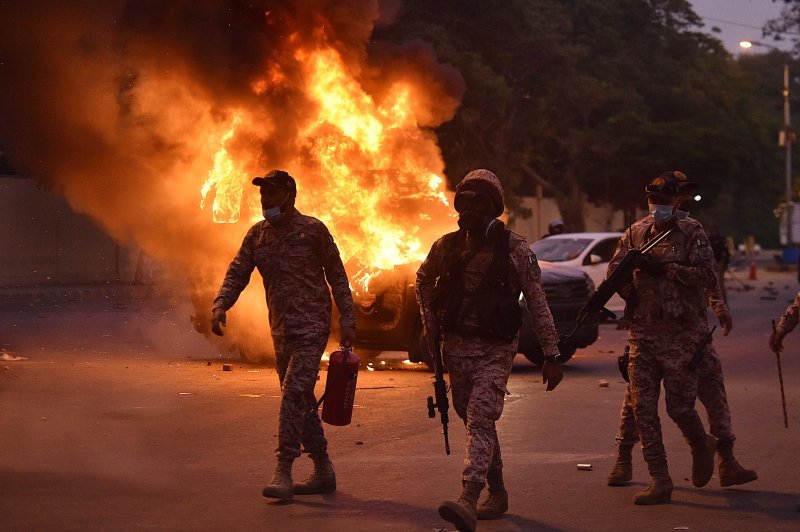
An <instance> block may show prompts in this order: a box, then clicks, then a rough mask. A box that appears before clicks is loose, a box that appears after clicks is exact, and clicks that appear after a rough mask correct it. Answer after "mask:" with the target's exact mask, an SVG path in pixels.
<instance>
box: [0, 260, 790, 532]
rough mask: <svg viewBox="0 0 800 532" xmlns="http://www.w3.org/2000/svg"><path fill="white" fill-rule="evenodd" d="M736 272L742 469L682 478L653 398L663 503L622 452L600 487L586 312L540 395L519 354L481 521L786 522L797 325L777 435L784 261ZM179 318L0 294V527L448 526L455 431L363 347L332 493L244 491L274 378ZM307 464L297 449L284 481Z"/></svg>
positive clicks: (615, 400) (613, 373)
mask: <svg viewBox="0 0 800 532" xmlns="http://www.w3.org/2000/svg"><path fill="white" fill-rule="evenodd" d="M739 277H740V278H742V277H741V275H740V276H739ZM746 282H747V283H748V284H749V285H751V286H752V287H753V289H752V290H747V291H731V307H732V310H733V313H734V320H735V329H734V331H733V332H732V333H731V335H730V336H729V337H722V336H721V335H719V334H718V335H716V339H715V342H716V346H717V349H718V351H719V353H720V356H721V357H722V359H723V364H724V367H725V376H726V382H727V387H728V394H729V400H730V403H731V408H732V412H733V422H734V429H735V430H736V431H737V434H738V440H737V443H736V447H735V450H736V454H737V456H738V458H739V459H740V461H741V462H742V464H743V465H745V466H746V467H749V468H754V469H756V470H757V471H758V474H759V479H758V480H757V481H755V482H753V483H751V484H748V485H745V486H741V487H739V488H736V489H722V488H720V487H719V482H718V479H717V478H716V475H715V477H714V478H713V479H712V480H711V482H710V483H709V485H708V486H706V487H704V488H702V489H697V488H694V487H692V485H691V482H690V481H689V480H688V477H689V476H690V468H691V457H690V453H689V449H688V447H687V445H686V443H685V442H684V441H683V439H682V437H681V435H680V433H679V431H678V429H677V427H676V426H675V425H674V424H673V423H672V422H671V421H670V420H669V419H668V418H667V416H666V414H665V413H664V412H663V409H662V424H663V426H664V435H665V444H666V446H667V452H668V455H669V462H670V471H671V474H672V477H673V481H674V482H675V486H676V489H675V493H674V494H673V502H672V504H669V505H662V506H654V507H639V506H635V505H634V504H633V503H632V498H633V495H634V493H636V492H637V491H639V490H641V489H643V487H645V486H646V485H647V483H648V481H649V479H648V475H647V472H646V469H645V467H644V463H643V461H642V458H641V454H640V453H638V452H637V453H636V454H635V458H634V467H635V472H634V482H633V484H632V485H631V486H629V487H625V488H610V487H607V486H606V485H605V478H606V475H607V473H608V471H609V470H610V469H611V466H612V464H613V460H614V452H615V448H614V434H615V432H616V428H617V419H618V413H619V407H620V403H621V400H622V395H623V392H624V386H625V384H624V382H623V381H622V379H621V378H620V377H619V375H618V373H617V369H616V356H617V355H619V354H620V353H621V351H622V348H623V346H624V331H620V330H617V329H616V328H615V327H614V326H613V325H603V326H602V327H601V338H600V340H598V342H597V343H595V344H594V345H593V346H591V347H590V348H587V349H584V350H580V351H578V353H577V354H576V356H575V357H574V358H573V360H572V361H571V362H570V363H569V365H568V366H567V371H566V376H565V379H564V381H563V382H562V384H561V385H560V386H559V387H558V389H557V390H555V391H553V392H548V393H545V391H544V388H543V386H542V385H541V383H540V375H539V374H538V372H537V371H536V368H534V367H533V366H531V365H530V364H529V363H528V362H527V361H525V360H524V358H522V357H518V358H517V362H516V364H515V368H514V372H513V375H512V377H511V381H510V383H509V389H510V391H511V393H512V394H511V395H510V396H508V398H507V400H506V408H505V413H504V415H503V418H502V419H501V421H500V422H499V433H500V439H501V443H502V445H503V458H504V461H505V474H506V484H507V486H508V489H509V491H510V510H509V513H508V514H507V515H506V516H505V518H504V519H501V520H498V521H493V522H488V521H487V522H481V523H480V526H479V529H481V530H609V531H611V530H613V531H620V530H687V529H688V530H725V531H734V530H800V483H799V482H798V477H799V476H800V467H799V466H798V443H800V438H798V435H800V358H799V357H798V354H800V333H797V332H796V333H794V334H793V335H792V336H790V337H789V338H787V341H786V350H785V352H784V355H783V357H782V358H783V378H784V381H785V384H786V400H787V408H788V413H789V428H788V429H786V428H784V426H783V414H782V410H781V400H780V391H779V386H778V375H777V367H776V361H775V356H774V355H772V354H771V353H770V352H769V351H768V350H767V347H766V339H767V336H768V334H769V327H770V324H769V320H770V318H772V317H778V316H780V315H781V314H782V313H783V310H784V309H785V307H786V305H787V304H788V302H789V301H790V300H791V299H792V297H793V295H794V293H795V291H796V290H797V282H796V274H789V273H783V274H780V273H762V274H760V277H759V279H758V280H757V281H746ZM736 286H737V285H736V284H735V283H732V284H731V287H732V288H735V287H736ZM189 312H190V310H189V309H188V308H187V307H186V306H185V304H182V303H176V302H175V301H168V300H159V299H147V300H140V301H130V302H127V303H115V302H113V301H108V302H105V301H95V302H88V303H70V304H62V305H60V306H57V307H52V306H50V307H44V306H12V305H6V306H3V307H0V349H1V350H0V358H4V359H6V360H0V490H2V496H0V529H2V530H139V529H161V530H223V529H224V530H339V531H362V530H363V531H368V530H376V529H377V530H437V529H447V527H446V525H447V523H445V522H443V521H442V520H441V519H440V518H439V516H438V514H437V512H436V506H437V505H438V503H439V502H440V501H441V500H442V499H445V498H451V497H456V496H457V494H458V493H459V490H460V483H459V476H460V470H461V467H462V458H461V456H462V452H463V447H462V445H463V439H464V429H463V425H461V424H460V422H458V420H457V419H456V421H455V422H453V423H452V424H451V444H452V447H453V454H452V455H450V456H445V454H444V451H443V444H442V439H441V434H440V430H439V425H438V420H437V421H434V420H430V419H428V417H427V414H426V405H425V398H426V396H427V395H429V394H430V393H431V391H432V386H431V382H432V379H431V374H430V373H429V372H427V371H424V370H423V369H422V368H419V367H416V366H410V365H407V364H402V363H401V362H400V361H398V360H397V359H396V358H397V355H396V354H392V353H387V354H384V355H382V356H381V358H378V359H375V360H373V361H372V368H373V369H374V371H369V370H364V371H362V372H361V373H360V374H359V381H358V383H359V387H358V391H357V395H356V402H357V407H356V411H355V413H354V422H353V424H351V425H350V426H347V427H329V426H326V431H327V435H328V437H329V440H330V447H331V454H332V458H333V460H334V463H335V466H336V471H337V476H338V484H339V489H338V491H337V492H336V493H335V494H331V495H325V496H305V497H297V498H296V499H295V500H294V501H292V502H288V503H276V502H270V501H269V500H267V499H264V498H262V497H261V488H262V487H263V485H264V484H265V483H266V482H267V481H268V480H269V478H270V476H271V473H272V469H273V467H274V465H275V458H274V456H273V449H274V448H275V447H276V441H277V438H276V427H277V411H278V405H279V387H278V382H277V376H276V374H275V371H274V370H273V369H270V368H268V367H264V366H248V365H243V364H241V363H239V362H238V361H235V360H227V359H224V358H223V357H220V356H219V355H218V353H216V352H215V350H214V349H213V348H212V347H211V346H210V345H209V344H208V343H207V342H206V340H205V339H204V338H202V337H201V336H200V335H198V334H196V333H194V331H193V330H192V329H191V326H190V324H189V321H188V318H187V316H188V314H189ZM17 357H20V358H24V360H8V359H10V358H17ZM224 362H227V363H231V362H233V370H232V371H222V363H224ZM323 378H324V374H323ZM605 383H608V385H607V386H604V385H602V386H601V384H605ZM322 387H323V382H320V384H319V386H318V390H321V389H322ZM453 418H455V414H454V412H453ZM578 463H589V464H592V470H591V471H579V470H578V469H577V467H576V466H577V464H578ZM310 468H311V463H310V460H308V459H307V458H302V459H300V460H299V461H298V462H297V464H296V466H295V477H296V478H297V477H300V478H303V477H304V476H305V474H306V473H307V472H308V471H310Z"/></svg>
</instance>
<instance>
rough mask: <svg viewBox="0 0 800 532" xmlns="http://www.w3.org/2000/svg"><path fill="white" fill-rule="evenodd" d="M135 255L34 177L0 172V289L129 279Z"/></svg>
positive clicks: (133, 272)
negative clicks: (3, 174)
mask: <svg viewBox="0 0 800 532" xmlns="http://www.w3.org/2000/svg"><path fill="white" fill-rule="evenodd" d="M139 255H140V254H139V252H138V251H137V250H135V249H132V248H129V247H123V246H119V245H117V243H116V242H115V241H114V240H113V239H112V238H111V237H109V236H108V235H107V234H106V233H105V232H103V230H102V229H100V228H99V227H98V226H97V225H95V223H94V222H93V221H92V220H91V219H90V218H89V217H87V216H84V215H82V214H77V213H75V212H74V211H72V209H70V207H69V205H68V204H67V202H66V201H65V200H64V198H62V197H61V196H60V195H58V194H56V193H54V192H49V191H46V190H42V189H41V188H40V187H38V186H37V183H36V182H35V181H34V180H33V179H28V178H19V177H7V176H6V177H1V176H0V287H2V288H8V287H24V286H39V285H65V284H96V283H110V282H133V280H134V278H135V277H136V273H137V262H140V261H139Z"/></svg>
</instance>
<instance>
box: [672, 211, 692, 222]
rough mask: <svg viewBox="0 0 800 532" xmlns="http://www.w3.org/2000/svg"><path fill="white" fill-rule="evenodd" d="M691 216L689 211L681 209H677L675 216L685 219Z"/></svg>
mask: <svg viewBox="0 0 800 532" xmlns="http://www.w3.org/2000/svg"><path fill="white" fill-rule="evenodd" d="M688 217H689V211H682V210H680V209H675V218H677V219H678V220H685V219H686V218H688Z"/></svg>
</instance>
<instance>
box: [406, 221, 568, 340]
mask: <svg viewBox="0 0 800 532" xmlns="http://www.w3.org/2000/svg"><path fill="white" fill-rule="evenodd" d="M446 236H447V235H446ZM446 236H445V237H442V238H440V239H439V240H437V241H436V242H434V243H433V246H432V247H431V250H430V252H429V253H428V256H427V257H426V258H425V260H424V261H423V262H422V265H420V267H419V270H418V271H417V285H416V294H417V303H419V305H420V309H421V311H422V313H423V314H422V316H423V319H424V320H425V322H426V323H437V324H438V323H439V321H440V319H441V316H437V315H435V314H434V313H433V311H432V310H431V301H432V300H433V292H434V287H435V285H436V281H437V279H438V278H439V277H440V276H441V275H442V272H443V269H444V262H445V257H446V255H447V254H448V253H449V252H450V251H451V250H448V249H445V248H446V245H445V241H446V240H448V239H446ZM450 241H451V242H452V241H454V239H450ZM509 248H510V258H511V261H510V262H511V265H510V266H511V267H510V268H509V277H510V278H509V287H510V288H511V290H512V291H514V293H519V292H520V291H521V292H522V294H523V295H524V296H525V302H526V304H527V307H528V311H529V312H530V315H531V319H532V321H533V328H534V331H535V332H536V334H537V336H538V337H539V341H540V343H541V344H542V348H543V349H544V353H545V354H546V355H554V354H556V353H558V332H557V331H556V328H555V325H554V324H553V316H552V314H551V313H550V308H549V307H548V306H547V300H546V299H545V294H544V288H543V287H542V272H541V269H540V268H539V263H538V262H537V261H536V256H535V255H534V254H533V252H532V251H531V248H530V247H529V246H528V243H527V242H526V241H525V238H524V237H522V236H520V235H518V234H516V233H513V232H512V233H511V240H510V243H509ZM492 253H493V247H492V245H491V243H488V242H485V243H484V244H483V245H482V246H481V247H479V248H478V249H477V252H476V253H475V254H474V255H473V256H472V257H471V258H470V260H469V262H468V263H467V264H466V265H465V269H464V277H463V282H464V285H465V286H464V288H465V290H466V291H468V292H474V291H476V290H477V289H478V286H479V285H480V283H481V281H482V279H483V277H484V276H485V275H486V272H487V271H488V270H489V267H490V266H491V263H492ZM466 320H467V321H470V322H472V324H476V323H477V320H478V318H477V315H475V313H473V315H471V316H467V317H466Z"/></svg>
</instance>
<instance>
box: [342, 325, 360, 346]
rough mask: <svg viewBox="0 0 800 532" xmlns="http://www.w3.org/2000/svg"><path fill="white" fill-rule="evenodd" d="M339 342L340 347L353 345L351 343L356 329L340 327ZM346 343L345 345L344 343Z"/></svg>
mask: <svg viewBox="0 0 800 532" xmlns="http://www.w3.org/2000/svg"><path fill="white" fill-rule="evenodd" d="M339 334H340V340H339V343H340V344H341V345H350V346H352V345H353V342H354V341H355V339H356V328H355V327H342V328H341V330H340V331H339ZM345 342H346V343H345Z"/></svg>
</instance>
